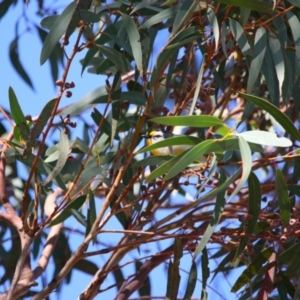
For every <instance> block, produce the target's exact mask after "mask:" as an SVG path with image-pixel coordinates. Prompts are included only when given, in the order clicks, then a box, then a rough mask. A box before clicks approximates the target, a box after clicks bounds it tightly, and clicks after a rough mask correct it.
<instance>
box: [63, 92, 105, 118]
mask: <svg viewBox="0 0 300 300" xmlns="http://www.w3.org/2000/svg"><path fill="white" fill-rule="evenodd" d="M107 101H108V94H107V90H106V88H105V87H104V86H101V87H99V88H97V89H95V90H93V91H92V92H90V93H88V94H87V95H85V96H84V97H83V98H82V99H80V100H79V101H77V102H75V103H73V104H71V105H70V106H68V107H66V108H65V109H63V110H62V111H61V112H60V116H65V115H70V116H76V115H77V114H80V113H81V112H83V111H85V110H86V109H88V108H89V107H91V106H92V104H96V103H106V102H107Z"/></svg>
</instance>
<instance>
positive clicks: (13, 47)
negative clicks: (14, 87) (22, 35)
mask: <svg viewBox="0 0 300 300" xmlns="http://www.w3.org/2000/svg"><path fill="white" fill-rule="evenodd" d="M18 41H19V37H18V36H17V37H16V38H15V39H14V40H13V41H12V42H11V44H10V47H9V58H10V61H11V64H12V65H13V67H14V68H15V70H16V71H17V73H18V74H19V75H20V76H21V78H22V79H23V80H24V81H25V82H26V83H27V84H28V85H29V86H30V87H31V88H32V89H33V90H34V86H33V84H32V81H31V79H30V77H29V76H28V74H27V72H26V71H25V69H24V67H23V65H22V63H21V61H20V53H19V47H18V46H19V45H18Z"/></svg>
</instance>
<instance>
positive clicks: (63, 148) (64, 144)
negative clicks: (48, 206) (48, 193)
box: [41, 131, 70, 186]
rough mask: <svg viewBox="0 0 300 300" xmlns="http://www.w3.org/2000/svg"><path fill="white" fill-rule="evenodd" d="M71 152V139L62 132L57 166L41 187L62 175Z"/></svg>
mask: <svg viewBox="0 0 300 300" xmlns="http://www.w3.org/2000/svg"><path fill="white" fill-rule="evenodd" d="M69 151H70V149H69V139H68V137H67V136H66V134H65V133H64V132H63V131H61V132H60V141H59V144H58V152H59V156H58V159H57V162H56V165H55V167H54V169H53V170H52V172H51V173H50V174H49V175H48V177H47V178H46V179H45V180H44V181H43V182H42V183H41V186H45V185H46V184H48V183H49V182H50V181H51V180H52V179H53V178H55V177H56V176H57V175H58V174H59V173H60V171H61V170H62V168H63V167H64V165H65V163H66V161H67V159H68V155H69Z"/></svg>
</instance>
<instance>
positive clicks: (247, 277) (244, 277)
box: [231, 248, 273, 293]
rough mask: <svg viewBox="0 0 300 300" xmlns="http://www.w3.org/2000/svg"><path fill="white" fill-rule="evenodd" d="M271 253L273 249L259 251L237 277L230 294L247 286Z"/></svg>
mask: <svg viewBox="0 0 300 300" xmlns="http://www.w3.org/2000/svg"><path fill="white" fill-rule="evenodd" d="M272 253H273V248H266V249H264V250H263V251H261V252H260V253H259V254H258V255H257V256H256V257H255V258H254V260H253V261H252V263H251V264H250V265H249V266H248V267H247V268H246V270H245V271H243V273H242V274H241V275H240V276H239V278H238V279H237V281H236V282H235V283H234V285H233V286H232V288H231V292H232V293H235V292H237V291H238V290H239V289H240V288H242V287H243V286H245V285H246V284H248V283H249V282H250V281H251V279H252V278H253V277H254V276H255V275H257V274H258V272H259V270H260V269H261V268H262V266H263V264H264V263H265V262H266V261H267V260H268V259H269V258H270V256H271V255H272Z"/></svg>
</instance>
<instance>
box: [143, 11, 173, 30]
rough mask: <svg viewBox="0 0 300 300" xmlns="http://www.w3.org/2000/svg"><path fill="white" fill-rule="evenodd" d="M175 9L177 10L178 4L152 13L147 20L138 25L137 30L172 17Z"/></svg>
mask: <svg viewBox="0 0 300 300" xmlns="http://www.w3.org/2000/svg"><path fill="white" fill-rule="evenodd" d="M177 11H178V6H173V7H170V8H167V9H165V10H163V11H161V12H160V13H158V14H156V15H154V16H153V17H152V18H150V19H149V20H147V21H146V22H145V23H144V24H142V25H141V26H140V27H139V30H140V29H144V28H147V27H150V26H152V25H154V24H157V23H160V22H162V21H165V20H168V19H170V18H173V17H175V15H176V13H177Z"/></svg>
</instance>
